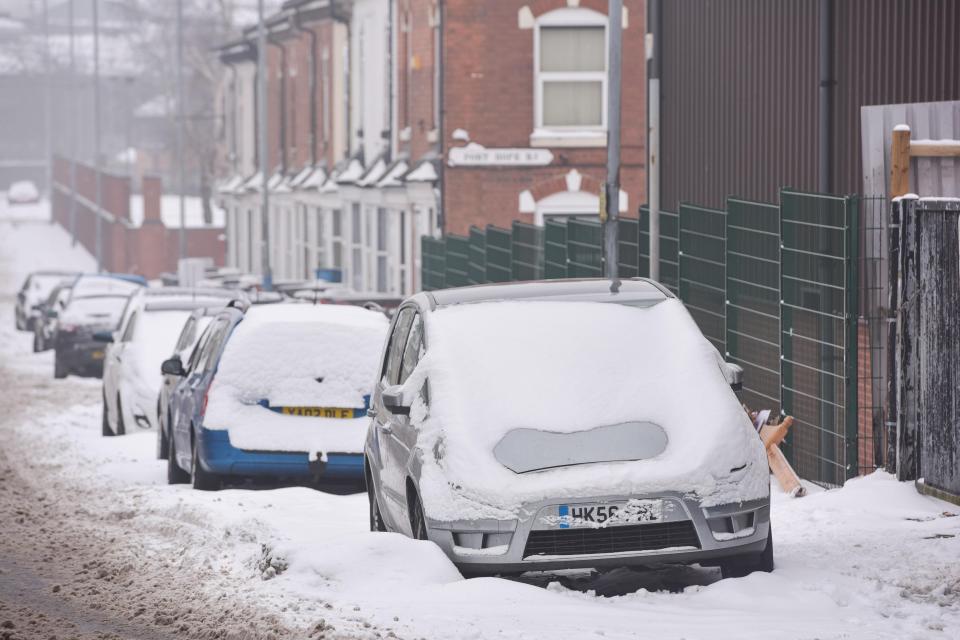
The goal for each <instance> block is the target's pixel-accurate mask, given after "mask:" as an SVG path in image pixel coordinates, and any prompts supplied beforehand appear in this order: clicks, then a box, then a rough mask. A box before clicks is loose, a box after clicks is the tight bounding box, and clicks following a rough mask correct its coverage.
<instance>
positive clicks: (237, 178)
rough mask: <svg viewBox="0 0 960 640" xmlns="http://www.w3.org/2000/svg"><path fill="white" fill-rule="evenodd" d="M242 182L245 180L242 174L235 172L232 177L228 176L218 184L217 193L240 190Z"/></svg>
mask: <svg viewBox="0 0 960 640" xmlns="http://www.w3.org/2000/svg"><path fill="white" fill-rule="evenodd" d="M244 182H245V180H244V177H243V176H242V175H240V174H239V173H238V174H235V175H234V176H233V177H231V178H228V179H226V180H224V181H223V182H221V183H220V185H219V186H218V187H217V193H222V194H230V193H237V192H238V191H239V190H240V187H242V186H243V183H244Z"/></svg>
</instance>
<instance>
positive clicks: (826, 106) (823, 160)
mask: <svg viewBox="0 0 960 640" xmlns="http://www.w3.org/2000/svg"><path fill="white" fill-rule="evenodd" d="M832 31H833V1H832V0H820V106H819V137H820V147H819V155H820V159H819V160H820V161H819V167H818V168H819V176H818V180H817V188H818V189H819V191H820V193H830V192H831V191H832V186H833V185H832V184H831V174H832V171H831V170H832V167H831V163H830V161H831V156H830V134H831V129H832V127H833V123H832V122H831V118H830V116H831V114H830V102H831V97H832V93H833V42H832V40H831V35H832Z"/></svg>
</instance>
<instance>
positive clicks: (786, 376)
mask: <svg viewBox="0 0 960 640" xmlns="http://www.w3.org/2000/svg"><path fill="white" fill-rule="evenodd" d="M780 217H781V222H780V246H781V269H780V300H781V303H780V309H781V331H780V352H781V358H780V377H781V403H782V408H783V411H784V412H785V413H787V414H789V415H792V416H794V418H795V419H796V423H795V425H794V427H793V429H792V430H791V434H790V437H789V439H788V441H787V446H786V452H787V454H788V456H789V458H790V459H791V461H792V462H793V464H794V467H795V469H796V471H797V473H799V474H800V475H801V476H803V477H805V478H810V479H812V480H816V481H818V482H821V483H823V484H828V485H841V484H843V482H844V480H846V479H847V478H850V477H852V476H855V475H856V474H857V373H858V372H857V325H858V323H857V284H858V280H857V268H858V260H857V199H856V198H854V197H845V198H843V197H831V196H823V195H816V194H808V193H798V192H794V191H786V190H785V191H782V192H781V194H780Z"/></svg>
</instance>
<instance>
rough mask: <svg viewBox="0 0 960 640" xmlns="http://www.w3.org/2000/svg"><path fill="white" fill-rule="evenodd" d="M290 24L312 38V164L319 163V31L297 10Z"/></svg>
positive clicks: (298, 31) (297, 30)
mask: <svg viewBox="0 0 960 640" xmlns="http://www.w3.org/2000/svg"><path fill="white" fill-rule="evenodd" d="M290 25H291V26H292V27H293V30H294V31H296V32H297V33H305V34H306V35H307V37H309V38H310V71H309V73H310V165H311V166H315V165H316V164H317V137H318V136H317V33H316V31H314V30H313V29H308V28H306V27H304V26H303V23H302V22H301V16H300V11H299V10H297V11H296V12H295V13H294V14H293V17H292V18H291V19H290Z"/></svg>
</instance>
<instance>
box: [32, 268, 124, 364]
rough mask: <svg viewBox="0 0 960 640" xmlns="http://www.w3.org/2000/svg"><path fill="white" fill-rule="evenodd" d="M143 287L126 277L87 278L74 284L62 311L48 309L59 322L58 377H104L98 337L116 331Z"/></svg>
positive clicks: (80, 279) (56, 346)
mask: <svg viewBox="0 0 960 640" xmlns="http://www.w3.org/2000/svg"><path fill="white" fill-rule="evenodd" d="M140 287H141V285H140V284H138V283H137V282H136V281H131V280H130V279H126V278H117V277H114V276H110V275H107V276H101V275H84V276H80V277H79V278H78V279H77V281H76V282H75V283H74V285H73V289H72V290H71V293H70V298H69V300H68V301H67V304H66V306H65V308H64V309H63V310H62V311H58V310H56V309H48V310H47V314H48V315H50V316H52V317H54V318H56V320H57V323H56V330H55V335H54V338H53V345H54V349H55V350H56V356H55V358H54V365H53V377H54V378H66V377H67V376H68V375H70V374H71V373H72V374H75V375H80V376H86V377H94V378H99V377H101V376H102V375H103V358H104V355H105V353H104V344H103V343H102V342H98V341H97V340H95V339H94V335H95V334H96V333H98V332H100V331H114V330H116V328H117V325H118V324H119V322H120V318H121V317H122V315H123V311H124V309H125V308H126V306H127V300H128V298H129V297H130V296H131V295H132V294H133V293H134V292H136V291H137V290H138V289H140Z"/></svg>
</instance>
